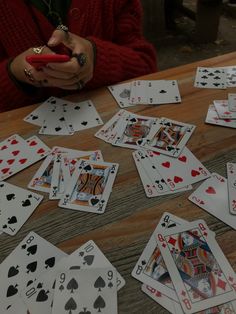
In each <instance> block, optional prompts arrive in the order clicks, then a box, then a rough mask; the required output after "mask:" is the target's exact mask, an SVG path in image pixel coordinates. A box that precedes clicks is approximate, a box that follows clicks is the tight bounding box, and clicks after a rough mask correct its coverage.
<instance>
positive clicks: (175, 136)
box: [137, 118, 195, 157]
mask: <svg viewBox="0 0 236 314" xmlns="http://www.w3.org/2000/svg"><path fill="white" fill-rule="evenodd" d="M194 130H195V126H194V125H191V124H186V123H182V122H178V121H175V120H171V119H167V118H161V119H160V120H159V121H158V123H157V124H156V125H153V127H152V128H151V130H150V132H149V134H148V135H147V137H146V138H144V139H143V140H141V141H137V143H138V145H140V146H143V147H144V148H145V149H150V150H152V151H155V152H159V153H162V154H165V155H168V156H173V157H178V156H179V155H180V153H181V151H182V150H183V148H184V146H185V145H186V143H187V141H188V140H189V138H190V136H191V135H192V133H193V131H194Z"/></svg>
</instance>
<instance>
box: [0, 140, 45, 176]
mask: <svg viewBox="0 0 236 314" xmlns="http://www.w3.org/2000/svg"><path fill="white" fill-rule="evenodd" d="M50 151H51V149H50V148H49V147H47V146H46V145H45V144H44V143H43V142H42V141H41V140H40V139H39V138H38V137H37V136H32V137H30V138H28V139H27V140H24V139H23V138H22V137H21V136H19V135H18V134H14V135H12V136H10V137H9V138H7V139H5V140H4V141H2V142H1V143H0V152H1V154H0V181H1V180H5V179H7V178H9V177H11V176H13V175H14V174H16V173H18V172H19V171H21V170H23V169H25V168H26V167H29V166H31V165H32V164H34V163H36V162H37V161H39V160H41V159H42V158H44V157H45V156H47V155H48V154H49V152H50Z"/></svg>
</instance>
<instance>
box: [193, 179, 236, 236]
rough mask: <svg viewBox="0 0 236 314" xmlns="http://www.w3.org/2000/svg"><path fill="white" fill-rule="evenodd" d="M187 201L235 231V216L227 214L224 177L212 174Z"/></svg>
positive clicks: (225, 181)
mask: <svg viewBox="0 0 236 314" xmlns="http://www.w3.org/2000/svg"><path fill="white" fill-rule="evenodd" d="M188 199H189V200H190V201H191V202H193V203H194V204H196V205H198V206H199V207H201V208H203V209H204V210H206V211H207V212H209V213H210V214H212V215H213V216H215V217H216V218H218V219H220V220H221V221H223V222H224V223H226V224H227V225H229V226H230V227H232V228H233V229H235V230H236V216H235V215H231V214H230V212H229V199H228V186H227V180H226V179H225V178H224V177H222V176H220V175H219V174H217V173H212V176H211V177H210V178H208V179H207V180H206V181H204V182H203V183H202V184H201V185H200V186H199V187H198V188H197V189H196V190H195V191H194V192H193V193H192V194H191V195H190V196H189V198H188Z"/></svg>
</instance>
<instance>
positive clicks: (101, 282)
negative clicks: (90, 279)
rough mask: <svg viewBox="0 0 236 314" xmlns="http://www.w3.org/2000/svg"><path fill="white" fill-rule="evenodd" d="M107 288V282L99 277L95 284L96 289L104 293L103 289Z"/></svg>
mask: <svg viewBox="0 0 236 314" xmlns="http://www.w3.org/2000/svg"><path fill="white" fill-rule="evenodd" d="M105 286H106V283H105V281H104V280H103V278H102V277H101V276H99V277H98V278H97V280H96V281H95V283H94V288H97V289H98V291H102V288H104V287H105Z"/></svg>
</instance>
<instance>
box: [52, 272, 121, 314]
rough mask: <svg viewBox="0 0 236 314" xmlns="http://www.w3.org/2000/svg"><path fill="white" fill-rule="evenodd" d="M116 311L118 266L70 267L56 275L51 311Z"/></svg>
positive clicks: (92, 313) (55, 313) (103, 313)
mask: <svg viewBox="0 0 236 314" xmlns="http://www.w3.org/2000/svg"><path fill="white" fill-rule="evenodd" d="M73 311H76V313H81V314H82V313H90V314H95V313H98V312H99V313H101V314H111V313H112V314H117V287H116V270H115V269H114V268H111V267H109V268H93V269H81V270H69V271H67V272H60V273H59V274H58V275H57V279H56V286H55V291H54V300H53V307H52V314H68V313H73Z"/></svg>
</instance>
